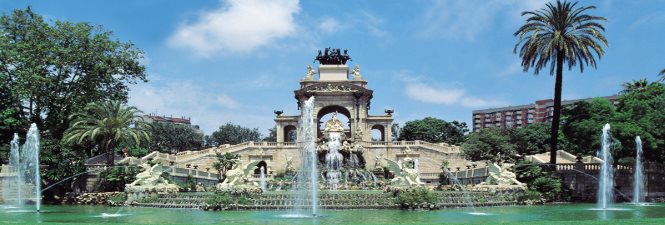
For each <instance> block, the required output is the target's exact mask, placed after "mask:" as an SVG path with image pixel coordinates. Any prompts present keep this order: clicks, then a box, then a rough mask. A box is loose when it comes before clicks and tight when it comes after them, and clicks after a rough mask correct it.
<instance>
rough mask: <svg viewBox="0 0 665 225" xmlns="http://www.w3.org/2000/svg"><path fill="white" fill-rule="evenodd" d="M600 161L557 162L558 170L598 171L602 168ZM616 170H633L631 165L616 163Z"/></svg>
mask: <svg viewBox="0 0 665 225" xmlns="http://www.w3.org/2000/svg"><path fill="white" fill-rule="evenodd" d="M601 167H602V166H601V164H600V163H579V164H578V163H557V164H556V170H557V171H570V170H578V171H579V170H584V171H598V170H600V169H601ZM613 167H614V169H615V170H617V171H618V170H632V169H633V168H632V167H630V166H623V165H616V166H613Z"/></svg>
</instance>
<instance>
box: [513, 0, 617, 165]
mask: <svg viewBox="0 0 665 225" xmlns="http://www.w3.org/2000/svg"><path fill="white" fill-rule="evenodd" d="M545 6H546V8H543V9H540V10H535V11H525V12H522V16H528V18H527V19H526V24H524V25H523V26H522V27H520V28H519V29H518V30H517V32H515V33H514V34H513V35H514V36H517V37H518V38H519V41H518V42H517V44H516V45H515V48H514V50H513V52H514V53H517V49H518V48H519V56H520V58H522V63H521V65H522V69H523V70H524V72H527V71H529V68H531V67H533V69H534V74H535V75H538V72H540V70H541V69H543V68H545V67H547V66H548V65H550V75H556V81H555V83H554V115H553V116H552V130H551V134H550V163H551V164H552V165H554V164H556V151H557V144H558V143H557V136H558V133H559V120H560V116H561V86H562V80H563V66H564V64H567V65H568V70H571V69H572V68H573V67H574V66H576V65H577V64H579V68H580V72H584V67H585V66H592V67H594V68H596V59H595V57H596V56H597V57H598V59H600V58H601V57H602V55H603V54H604V53H605V51H604V50H603V45H601V44H604V46H607V39H605V36H604V35H603V34H602V33H601V31H605V28H604V27H603V25H601V24H600V23H599V22H600V21H607V19H605V18H603V17H598V16H590V15H587V14H584V13H585V12H586V11H587V10H591V9H595V8H596V7H595V6H584V7H576V6H577V2H575V3H570V2H567V1H564V2H560V1H557V2H556V5H555V4H553V3H547V4H545ZM594 53H595V54H594Z"/></svg>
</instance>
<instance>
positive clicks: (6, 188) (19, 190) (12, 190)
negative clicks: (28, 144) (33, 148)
mask: <svg viewBox="0 0 665 225" xmlns="http://www.w3.org/2000/svg"><path fill="white" fill-rule="evenodd" d="M10 145H11V147H10V151H9V167H5V168H3V170H8V171H7V174H8V175H9V178H7V179H6V181H5V182H3V187H2V189H3V192H2V199H4V200H5V204H7V203H9V201H8V200H9V199H13V200H14V204H13V206H15V207H21V206H22V205H23V192H24V190H23V174H22V173H19V168H20V166H21V164H20V154H19V138H18V134H16V133H15V134H14V139H13V140H12V141H11V144H10ZM3 172H5V171H3Z"/></svg>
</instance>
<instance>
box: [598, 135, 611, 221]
mask: <svg viewBox="0 0 665 225" xmlns="http://www.w3.org/2000/svg"><path fill="white" fill-rule="evenodd" d="M609 132H610V124H609V123H608V124H605V126H604V127H603V135H602V136H601V140H600V142H601V145H602V147H601V148H600V151H599V152H598V157H599V158H600V159H601V160H603V162H602V164H601V167H600V179H599V182H598V208H600V209H607V208H608V206H609V205H610V204H612V201H613V199H614V169H613V167H612V154H611V152H610V145H611V144H612V143H611V137H610V133H609Z"/></svg>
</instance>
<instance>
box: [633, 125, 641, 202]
mask: <svg viewBox="0 0 665 225" xmlns="http://www.w3.org/2000/svg"><path fill="white" fill-rule="evenodd" d="M635 147H636V150H635V151H636V156H635V168H633V170H634V171H635V175H634V176H633V180H634V182H633V203H634V204H640V203H643V202H644V171H643V168H642V140H641V139H640V136H637V137H635Z"/></svg>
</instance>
